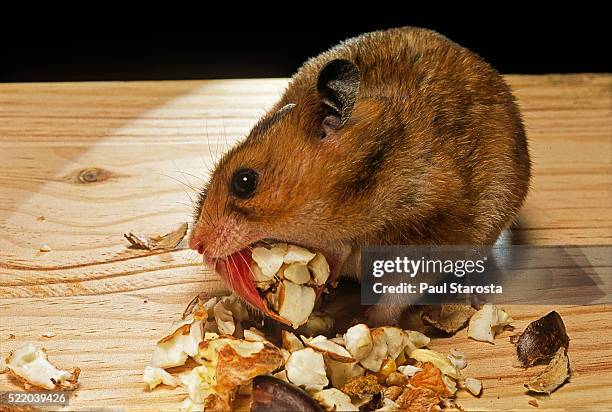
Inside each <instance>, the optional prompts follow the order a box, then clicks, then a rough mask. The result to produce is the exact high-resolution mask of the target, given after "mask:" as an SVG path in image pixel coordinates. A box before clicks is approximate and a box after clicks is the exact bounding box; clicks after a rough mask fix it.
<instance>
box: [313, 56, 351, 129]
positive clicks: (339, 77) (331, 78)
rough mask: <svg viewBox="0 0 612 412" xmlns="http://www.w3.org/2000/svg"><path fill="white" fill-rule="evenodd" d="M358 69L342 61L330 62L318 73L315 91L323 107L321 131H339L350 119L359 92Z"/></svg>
mask: <svg viewBox="0 0 612 412" xmlns="http://www.w3.org/2000/svg"><path fill="white" fill-rule="evenodd" d="M359 81H360V80H359V69H358V68H357V66H355V65H354V64H353V63H352V62H350V61H348V60H343V59H336V60H332V61H330V62H329V63H327V64H326V65H325V66H323V68H322V69H321V71H320V72H319V78H318V79H317V91H318V92H319V96H320V98H321V102H322V105H323V119H322V126H323V131H324V132H325V133H326V134H327V132H330V131H333V130H337V129H340V128H341V127H342V126H344V124H345V123H346V121H347V120H348V119H349V117H351V113H352V112H353V107H354V106H355V100H356V99H357V93H358V92H359Z"/></svg>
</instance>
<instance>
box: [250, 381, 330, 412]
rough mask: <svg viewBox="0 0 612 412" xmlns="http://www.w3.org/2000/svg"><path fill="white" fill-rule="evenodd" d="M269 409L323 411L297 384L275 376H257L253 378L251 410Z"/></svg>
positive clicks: (257, 411)
mask: <svg viewBox="0 0 612 412" xmlns="http://www.w3.org/2000/svg"><path fill="white" fill-rule="evenodd" d="M268 411H304V412H323V409H322V408H321V406H320V405H319V404H318V402H317V401H315V400H314V399H313V398H312V396H310V395H309V394H308V393H307V392H306V391H304V390H302V389H300V388H298V387H297V386H295V385H292V384H290V383H287V382H284V381H282V380H280V379H277V378H275V377H273V376H268V375H261V376H257V377H256V378H255V379H254V380H253V392H252V403H251V412H268Z"/></svg>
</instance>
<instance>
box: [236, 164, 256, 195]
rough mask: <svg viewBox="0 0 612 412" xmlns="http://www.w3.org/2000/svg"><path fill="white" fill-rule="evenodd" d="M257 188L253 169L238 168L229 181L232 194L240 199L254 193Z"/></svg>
mask: <svg viewBox="0 0 612 412" xmlns="http://www.w3.org/2000/svg"><path fill="white" fill-rule="evenodd" d="M255 189H257V172H256V171H255V170H253V169H240V170H238V171H237V172H236V173H234V176H232V181H231V183H230V190H231V192H232V194H233V195H234V196H236V197H238V198H240V199H247V198H249V197H251V196H253V194H254V193H255Z"/></svg>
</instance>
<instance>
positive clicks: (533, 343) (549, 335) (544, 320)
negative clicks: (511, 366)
mask: <svg viewBox="0 0 612 412" xmlns="http://www.w3.org/2000/svg"><path fill="white" fill-rule="evenodd" d="M569 341H570V338H569V336H567V333H566V332H565V325H564V324H563V319H561V316H559V314H558V313H557V312H555V311H552V312H550V313H549V314H548V315H546V316H544V317H541V318H540V319H538V320H536V321H533V322H531V323H530V324H529V325H528V326H527V328H525V331H524V332H523V333H522V334H521V336H519V338H518V340H517V342H516V354H517V356H518V359H519V361H520V362H521V364H522V365H523V367H525V368H528V367H530V366H533V365H536V364H539V363H547V362H549V361H550V360H551V359H552V358H553V357H554V356H555V354H556V353H557V351H558V350H559V348H562V347H563V348H565V349H567V347H568V346H569Z"/></svg>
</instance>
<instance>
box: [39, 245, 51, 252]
mask: <svg viewBox="0 0 612 412" xmlns="http://www.w3.org/2000/svg"><path fill="white" fill-rule="evenodd" d="M38 250H40V251H41V252H51V247H49V245H47V244H46V243H43V244H42V245H41V246H40V249H38Z"/></svg>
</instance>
